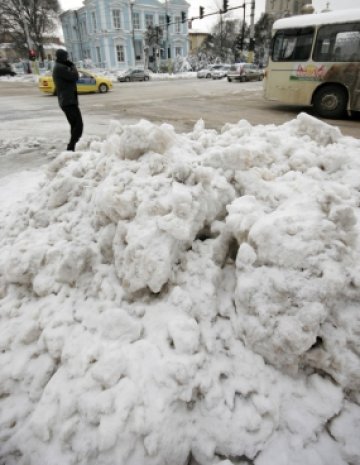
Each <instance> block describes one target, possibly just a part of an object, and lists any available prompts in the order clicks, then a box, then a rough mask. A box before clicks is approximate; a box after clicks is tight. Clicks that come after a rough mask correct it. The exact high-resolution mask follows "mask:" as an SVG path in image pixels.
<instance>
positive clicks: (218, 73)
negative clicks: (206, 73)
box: [211, 65, 230, 79]
mask: <svg viewBox="0 0 360 465" xmlns="http://www.w3.org/2000/svg"><path fill="white" fill-rule="evenodd" d="M229 70H230V65H224V66H222V67H221V68H219V69H214V70H213V71H211V77H212V79H222V78H224V77H226V76H227V75H228V72H229Z"/></svg>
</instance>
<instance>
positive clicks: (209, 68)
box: [196, 64, 224, 79]
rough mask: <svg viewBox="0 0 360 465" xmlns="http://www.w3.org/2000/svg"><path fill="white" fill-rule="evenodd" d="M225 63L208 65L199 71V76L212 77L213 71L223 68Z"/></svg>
mask: <svg viewBox="0 0 360 465" xmlns="http://www.w3.org/2000/svg"><path fill="white" fill-rule="evenodd" d="M223 66H224V65H222V64H217V65H208V66H207V67H206V68H204V69H201V70H200V71H198V72H197V75H196V76H197V77H198V78H199V79H201V78H205V79H211V73H212V72H213V71H215V70H216V69H220V68H222V67H223Z"/></svg>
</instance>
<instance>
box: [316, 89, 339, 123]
mask: <svg viewBox="0 0 360 465" xmlns="http://www.w3.org/2000/svg"><path fill="white" fill-rule="evenodd" d="M313 103H314V108H315V111H316V113H318V114H319V115H320V116H323V117H324V118H341V117H342V116H343V115H344V114H345V111H346V106H347V95H346V92H345V90H344V89H343V88H342V87H340V86H333V85H329V86H324V87H322V88H321V89H319V90H318V91H317V92H316V94H315V95H314V100H313Z"/></svg>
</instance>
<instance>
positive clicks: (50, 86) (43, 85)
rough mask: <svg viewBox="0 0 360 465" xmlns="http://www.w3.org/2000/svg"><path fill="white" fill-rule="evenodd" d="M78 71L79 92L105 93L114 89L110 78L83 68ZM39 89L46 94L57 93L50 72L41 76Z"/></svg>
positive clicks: (77, 84) (77, 85)
mask: <svg viewBox="0 0 360 465" xmlns="http://www.w3.org/2000/svg"><path fill="white" fill-rule="evenodd" d="M78 72H79V79H78V81H77V83H76V87H77V90H78V93H79V94H85V93H88V92H100V93H104V92H107V91H108V90H111V89H112V86H113V85H112V82H111V80H110V79H109V78H107V77H105V76H98V75H96V74H93V73H90V72H89V71H84V70H83V69H79V70H78ZM39 89H40V90H41V91H42V92H45V94H52V95H56V86H55V83H54V80H53V78H52V75H51V74H50V73H49V74H48V75H45V76H41V77H40V78H39Z"/></svg>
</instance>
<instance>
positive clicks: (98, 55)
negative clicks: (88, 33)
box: [96, 47, 101, 64]
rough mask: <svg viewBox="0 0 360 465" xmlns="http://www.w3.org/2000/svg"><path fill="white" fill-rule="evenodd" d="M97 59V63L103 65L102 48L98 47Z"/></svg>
mask: <svg viewBox="0 0 360 465" xmlns="http://www.w3.org/2000/svg"><path fill="white" fill-rule="evenodd" d="M96 59H97V62H98V63H99V64H100V63H101V52H100V47H96Z"/></svg>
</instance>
